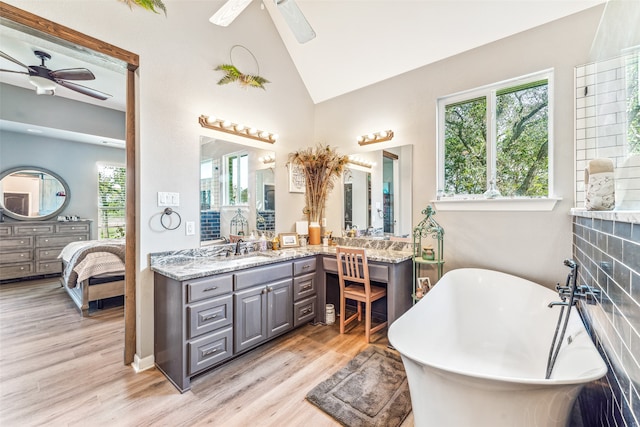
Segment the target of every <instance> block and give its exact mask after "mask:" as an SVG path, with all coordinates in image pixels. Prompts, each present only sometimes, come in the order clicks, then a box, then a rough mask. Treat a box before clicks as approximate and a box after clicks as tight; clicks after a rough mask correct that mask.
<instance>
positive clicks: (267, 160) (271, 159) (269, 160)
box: [258, 154, 276, 165]
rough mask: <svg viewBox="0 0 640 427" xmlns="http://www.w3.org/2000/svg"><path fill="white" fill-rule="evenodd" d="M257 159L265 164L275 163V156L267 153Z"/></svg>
mask: <svg viewBox="0 0 640 427" xmlns="http://www.w3.org/2000/svg"><path fill="white" fill-rule="evenodd" d="M258 160H260V161H261V162H262V163H264V164H265V165H267V164H269V163H275V161H276V158H275V157H274V156H272V155H270V154H269V155H267V156H264V157H260V158H259V159H258Z"/></svg>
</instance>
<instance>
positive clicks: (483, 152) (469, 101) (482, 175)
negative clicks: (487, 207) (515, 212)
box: [438, 71, 552, 199]
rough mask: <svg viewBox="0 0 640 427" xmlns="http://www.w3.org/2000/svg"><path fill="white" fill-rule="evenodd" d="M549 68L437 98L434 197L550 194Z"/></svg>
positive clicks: (523, 196)
mask: <svg viewBox="0 0 640 427" xmlns="http://www.w3.org/2000/svg"><path fill="white" fill-rule="evenodd" d="M551 78H552V76H551V72H549V71H547V72H544V73H536V74H534V75H529V76H526V77H523V78H518V79H514V80H509V81H506V82H502V83H498V84H494V85H490V86H486V87H482V88H478V89H474V90H471V91H467V92H464V93H459V94H455V95H451V96H447V97H443V98H440V99H439V100H438V122H439V125H438V148H439V152H438V158H439V162H438V196H439V198H440V199H448V198H454V199H457V198H469V199H473V198H499V197H509V198H511V197H520V198H534V197H548V196H549V194H551V189H550V185H551V179H550V175H549V170H550V169H549V164H550V159H549V153H550V152H551V131H550V129H551V123H550V117H552V113H551V107H552V96H551V95H552V87H551Z"/></svg>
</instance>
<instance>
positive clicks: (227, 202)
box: [222, 150, 251, 206]
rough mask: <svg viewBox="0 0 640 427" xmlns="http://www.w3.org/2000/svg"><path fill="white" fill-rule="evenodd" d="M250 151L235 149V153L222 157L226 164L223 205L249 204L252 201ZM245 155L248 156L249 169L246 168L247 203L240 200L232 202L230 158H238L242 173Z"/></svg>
mask: <svg viewBox="0 0 640 427" xmlns="http://www.w3.org/2000/svg"><path fill="white" fill-rule="evenodd" d="M249 154H250V153H249V151H246V150H241V151H235V152H233V153H228V154H225V155H224V156H223V158H222V160H223V164H224V184H223V191H224V203H223V205H225V206H249V204H250V201H251V191H250V189H249V187H250V185H249V181H250V180H249V178H250V177H249V171H250V170H251V168H250V166H249V161H250V158H249ZM243 156H246V157H247V168H246V169H247V170H246V172H245V173H246V174H247V202H246V203H242V202H238V201H236V202H235V203H231V194H230V192H229V184H230V180H231V179H232V177H231V172H230V171H229V159H230V158H233V157H236V158H237V159H238V169H239V170H240V174H242V166H240V164H241V158H242V157H243Z"/></svg>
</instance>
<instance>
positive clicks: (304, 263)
mask: <svg viewBox="0 0 640 427" xmlns="http://www.w3.org/2000/svg"><path fill="white" fill-rule="evenodd" d="M312 271H316V257H313V258H305V259H301V260H300V261H294V263H293V275H294V276H299V275H300V274H305V273H311V272H312Z"/></svg>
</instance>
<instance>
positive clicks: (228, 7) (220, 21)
mask: <svg viewBox="0 0 640 427" xmlns="http://www.w3.org/2000/svg"><path fill="white" fill-rule="evenodd" d="M251 1H252V0H228V1H227V2H226V3H225V4H223V5H222V7H221V8H220V9H218V11H217V12H216V13H215V14H214V15H213V16H212V17H211V18H210V19H209V21H211V22H212V23H214V24H216V25H220V26H222V27H226V26H228V25H229V24H231V23H232V22H233V20H234V19H236V17H237V16H238V15H240V13H242V11H243V10H244V9H245V8H246V7H247V6H248V5H249V3H251ZM273 1H274V2H275V4H276V7H277V8H278V10H279V11H280V13H282V16H283V17H284V20H285V21H286V23H287V25H289V28H291V31H292V32H293V34H294V35H295V36H296V39H297V40H298V43H306V42H308V41H309V40H312V39H313V38H315V37H316V33H315V31H313V28H311V25H309V22H308V21H307V18H305V16H304V15H303V14H302V12H301V11H300V8H299V7H298V5H297V4H296V2H295V0H273Z"/></svg>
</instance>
